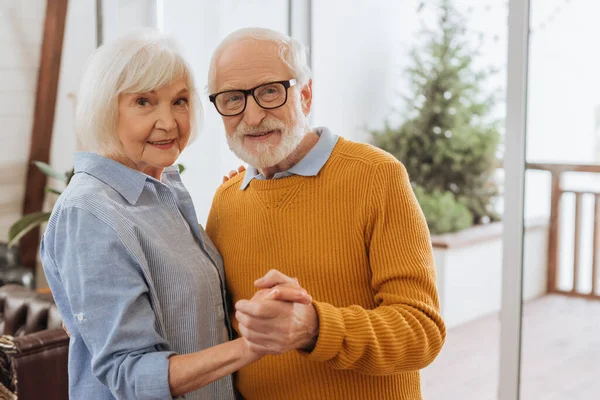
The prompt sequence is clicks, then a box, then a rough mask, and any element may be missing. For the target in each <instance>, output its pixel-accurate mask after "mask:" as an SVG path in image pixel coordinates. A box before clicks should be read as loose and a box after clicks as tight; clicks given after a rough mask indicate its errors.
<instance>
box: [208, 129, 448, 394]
mask: <svg viewBox="0 0 600 400" xmlns="http://www.w3.org/2000/svg"><path fill="white" fill-rule="evenodd" d="M242 179H243V174H241V175H238V176H236V177H234V178H233V179H231V180H229V181H228V182H227V183H225V184H224V185H222V186H221V187H220V188H219V189H218V191H217V193H216V195H215V199H214V202H213V206H212V209H211V212H210V215H209V219H208V224H207V232H208V234H209V236H210V237H211V239H212V240H213V242H214V243H215V245H216V247H217V248H218V249H219V251H220V252H221V254H222V256H223V259H224V262H225V270H226V280H227V286H228V291H229V294H230V296H231V300H232V301H233V303H235V302H236V301H238V300H240V299H250V298H251V297H252V296H253V295H254V293H255V292H256V289H255V288H254V286H253V281H254V280H255V279H257V278H259V277H261V276H263V275H264V274H265V273H266V272H268V271H269V270H270V269H272V268H275V269H278V270H280V271H281V272H283V273H284V274H286V275H288V276H293V277H297V278H298V279H299V282H300V284H301V285H302V286H303V287H304V288H305V289H306V290H307V291H308V293H310V294H311V295H312V296H313V298H314V299H315V301H314V303H313V304H314V306H315V307H316V309H317V312H318V316H319V324H320V326H319V337H318V340H317V344H316V347H315V349H314V350H313V351H312V352H311V353H304V352H301V351H294V352H289V353H287V354H284V355H280V356H267V357H265V358H263V359H262V360H261V361H259V362H257V363H254V364H252V365H249V366H247V367H245V368H243V369H242V370H240V371H239V372H238V373H237V375H236V385H237V388H238V390H239V391H240V392H241V393H242V395H243V396H244V397H245V398H246V399H261V400H262V399H302V400H306V399H328V400H335V399H340V400H341V399H343V400H348V399H405V400H413V399H421V398H422V397H421V389H420V376H419V370H420V369H422V368H423V367H425V366H426V365H428V364H429V363H431V362H432V361H433V359H434V358H435V357H436V356H437V354H438V353H439V351H440V350H441V348H442V344H443V342H444V339H445V326H444V323H443V321H442V318H441V316H440V314H439V301H438V295H437V291H436V278H435V266H434V262H433V255H432V248H431V242H430V239H429V232H428V230H427V225H426V223H425V219H424V217H423V214H422V212H421V209H420V208H419V205H418V203H417V201H416V199H415V197H414V194H413V191H412V188H411V186H410V182H409V179H408V176H407V174H406V170H405V168H404V166H403V165H402V164H400V163H399V162H398V161H397V160H396V159H395V158H393V157H392V156H391V155H389V154H388V153H385V152H383V151H381V150H379V149H376V148H375V147H373V146H370V145H367V144H361V143H355V142H351V141H348V140H345V139H343V138H341V137H340V139H339V140H338V143H337V144H336V146H335V148H334V150H333V152H332V154H331V156H330V158H329V160H328V161H327V163H326V164H325V165H324V166H323V168H322V169H321V171H320V172H319V174H318V175H317V176H313V177H303V176H291V177H288V178H283V179H275V180H262V181H259V180H253V181H252V182H251V183H250V185H249V186H248V188H246V190H243V191H242V190H240V189H239V187H240V182H241V180H242ZM231 317H232V320H233V321H232V322H233V325H234V328H235V329H236V331H237V321H235V317H234V316H233V314H232V315H231ZM238 333H239V332H238Z"/></svg>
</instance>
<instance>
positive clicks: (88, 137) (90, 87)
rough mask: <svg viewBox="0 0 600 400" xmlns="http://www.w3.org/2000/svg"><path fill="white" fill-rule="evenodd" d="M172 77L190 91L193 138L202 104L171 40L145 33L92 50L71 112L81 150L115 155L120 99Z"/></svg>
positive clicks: (199, 122)
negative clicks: (124, 94)
mask: <svg viewBox="0 0 600 400" xmlns="http://www.w3.org/2000/svg"><path fill="white" fill-rule="evenodd" d="M177 79H184V80H185V81H186V84H187V88H188V91H189V106H190V121H191V130H192V131H191V133H190V135H191V136H190V137H193V136H194V133H195V131H196V129H197V126H198V125H200V124H201V123H202V116H203V113H202V104H201V102H200V100H199V99H198V98H197V92H196V86H195V84H194V78H193V74H192V69H191V67H190V66H189V64H188V63H187V61H186V60H185V59H184V58H183V56H182V55H181V52H180V50H179V46H178V44H177V43H176V42H175V40H174V39H172V38H171V37H169V36H167V35H164V34H162V33H160V32H158V31H155V30H149V29H145V30H140V31H136V32H133V33H130V34H128V35H125V36H123V37H120V38H118V39H116V40H113V41H111V42H108V43H106V44H104V45H102V46H100V47H99V48H98V49H96V51H95V52H94V53H93V54H92V56H91V57H90V59H89V61H88V64H87V68H86V70H85V72H84V74H83V77H82V80H81V84H80V88H79V92H78V95H77V105H76V108H75V131H76V133H77V137H78V139H79V142H80V144H81V145H82V146H83V150H86V151H92V152H97V153H101V154H105V155H111V154H119V153H120V151H121V149H120V144H119V139H118V138H117V136H116V128H117V122H118V99H119V95H120V94H121V93H145V92H150V91H153V90H157V89H159V88H161V87H162V86H164V85H167V84H169V83H171V82H173V81H175V80H177Z"/></svg>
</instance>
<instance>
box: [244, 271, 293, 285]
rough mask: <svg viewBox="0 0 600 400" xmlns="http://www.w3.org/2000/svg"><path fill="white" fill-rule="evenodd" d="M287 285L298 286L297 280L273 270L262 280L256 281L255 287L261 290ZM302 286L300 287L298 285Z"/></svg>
mask: <svg viewBox="0 0 600 400" xmlns="http://www.w3.org/2000/svg"><path fill="white" fill-rule="evenodd" d="M285 283H291V284H292V285H298V279H297V278H290V277H289V276H287V275H285V274H284V273H282V272H279V271H277V270H276V269H272V270H270V271H269V272H267V273H266V274H265V276H263V277H262V278H259V279H257V280H255V281H254V286H256V287H257V288H259V289H266V288H270V287H273V286H276V285H282V284H285ZM298 286H300V285H298Z"/></svg>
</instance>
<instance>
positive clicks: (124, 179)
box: [74, 152, 177, 205]
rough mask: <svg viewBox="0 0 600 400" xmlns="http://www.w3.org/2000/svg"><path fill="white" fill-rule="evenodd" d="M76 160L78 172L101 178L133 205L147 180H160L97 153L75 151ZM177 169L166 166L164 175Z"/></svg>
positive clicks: (75, 164) (76, 171) (75, 165)
mask: <svg viewBox="0 0 600 400" xmlns="http://www.w3.org/2000/svg"><path fill="white" fill-rule="evenodd" d="M74 161H75V162H74V167H75V173H76V174H77V173H81V172H84V173H86V174H89V175H91V176H93V177H95V178H97V179H99V180H101V181H102V182H104V183H106V184H107V185H109V186H110V187H112V188H113V189H114V190H116V191H117V192H118V193H119V194H120V195H121V196H123V197H124V198H125V199H126V200H127V201H128V202H129V203H130V204H132V205H135V203H137V201H138V199H139V198H140V195H141V194H142V191H143V190H144V186H145V184H146V181H147V180H151V181H154V182H159V181H158V180H156V179H154V178H152V177H151V176H148V175H146V174H144V173H142V172H139V171H136V170H134V169H131V168H129V167H126V166H125V165H123V164H121V163H120V162H117V161H115V160H112V159H110V158H107V157H104V156H102V155H100V154H97V153H87V152H78V153H75V159H74ZM175 170H177V167H176V166H172V167H168V168H165V170H164V171H163V175H164V174H165V173H171V172H173V171H175Z"/></svg>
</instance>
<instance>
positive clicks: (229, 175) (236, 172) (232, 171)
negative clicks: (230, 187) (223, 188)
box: [223, 165, 246, 183]
mask: <svg viewBox="0 0 600 400" xmlns="http://www.w3.org/2000/svg"><path fill="white" fill-rule="evenodd" d="M245 170H246V167H244V166H243V165H240V166H239V167H238V169H237V171H236V170H233V169H232V170H231V171H229V174H228V175H224V176H223V183H225V182H227V181H228V180H230V179H231V178H233V177H234V176H236V175H237V174H241V173H242V172H244V171H245Z"/></svg>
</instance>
